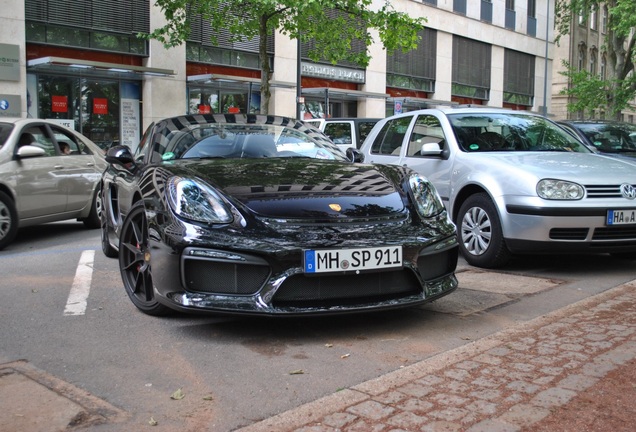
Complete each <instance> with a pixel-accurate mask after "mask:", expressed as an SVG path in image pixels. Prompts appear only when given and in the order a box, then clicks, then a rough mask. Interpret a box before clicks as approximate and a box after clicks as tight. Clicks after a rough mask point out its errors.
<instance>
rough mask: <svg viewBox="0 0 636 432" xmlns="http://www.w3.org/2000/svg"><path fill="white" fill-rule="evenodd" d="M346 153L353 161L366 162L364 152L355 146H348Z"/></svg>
mask: <svg viewBox="0 0 636 432" xmlns="http://www.w3.org/2000/svg"><path fill="white" fill-rule="evenodd" d="M346 155H347V159H349V160H350V161H351V162H353V163H356V162H364V154H363V153H362V152H361V151H360V150H358V149H355V148H353V147H349V148H347V151H346Z"/></svg>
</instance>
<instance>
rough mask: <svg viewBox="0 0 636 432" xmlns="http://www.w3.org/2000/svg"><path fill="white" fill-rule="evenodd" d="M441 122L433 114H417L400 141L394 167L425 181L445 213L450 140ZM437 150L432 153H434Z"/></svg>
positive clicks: (448, 185)
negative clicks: (439, 199)
mask: <svg viewBox="0 0 636 432" xmlns="http://www.w3.org/2000/svg"><path fill="white" fill-rule="evenodd" d="M442 120H443V119H440V118H438V117H437V116H436V115H434V114H419V115H417V116H416V117H415V119H414V121H413V122H412V124H413V126H412V128H411V129H409V134H408V135H407V137H406V139H405V140H404V143H403V146H402V149H401V151H400V156H399V161H398V162H397V163H398V164H400V165H402V166H406V167H409V168H411V169H413V170H415V171H416V172H418V173H419V174H422V175H424V176H425V177H427V178H428V179H429V180H430V181H431V182H432V183H433V185H434V186H435V188H436V189H437V192H438V193H439V194H440V196H441V198H442V201H444V204H445V205H446V207H447V208H448V209H450V208H449V206H448V202H449V198H450V193H451V169H452V161H453V158H452V157H451V155H452V153H453V151H452V148H451V141H450V140H449V138H450V139H451V140H452V138H453V137H452V136H450V137H449V136H447V135H450V134H447V133H446V132H445V131H444V128H443V127H442ZM436 148H437V149H439V150H441V152H440V153H436V152H435V151H434V149H436Z"/></svg>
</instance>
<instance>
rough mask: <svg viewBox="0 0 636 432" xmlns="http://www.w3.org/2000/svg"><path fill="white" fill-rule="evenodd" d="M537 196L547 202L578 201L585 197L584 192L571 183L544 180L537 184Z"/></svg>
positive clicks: (581, 188) (579, 186)
mask: <svg viewBox="0 0 636 432" xmlns="http://www.w3.org/2000/svg"><path fill="white" fill-rule="evenodd" d="M537 194H538V195H539V196H540V197H541V198H543V199H547V200H579V199H581V198H583V196H584V195H585V190H584V189H583V186H581V185H579V184H576V183H573V182H569V181H564V180H554V179H545V180H541V181H540V182H539V183H537Z"/></svg>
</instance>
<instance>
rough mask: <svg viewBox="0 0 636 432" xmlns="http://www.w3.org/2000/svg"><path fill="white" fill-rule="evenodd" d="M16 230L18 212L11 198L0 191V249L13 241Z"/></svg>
mask: <svg viewBox="0 0 636 432" xmlns="http://www.w3.org/2000/svg"><path fill="white" fill-rule="evenodd" d="M17 232H18V212H17V210H16V208H15V204H14V203H13V200H12V199H11V198H10V197H9V195H7V194H6V193H4V192H0V249H4V248H5V247H6V246H7V245H8V244H9V243H11V242H12V241H13V239H14V238H15V235H16V234H17Z"/></svg>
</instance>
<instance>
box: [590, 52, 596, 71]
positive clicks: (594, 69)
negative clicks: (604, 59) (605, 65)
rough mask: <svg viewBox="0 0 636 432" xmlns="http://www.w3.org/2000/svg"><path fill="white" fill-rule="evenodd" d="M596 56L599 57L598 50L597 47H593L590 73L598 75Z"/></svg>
mask: <svg viewBox="0 0 636 432" xmlns="http://www.w3.org/2000/svg"><path fill="white" fill-rule="evenodd" d="M596 57H597V51H596V48H592V49H591V50H590V73H591V74H592V75H596V66H597V65H596Z"/></svg>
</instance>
